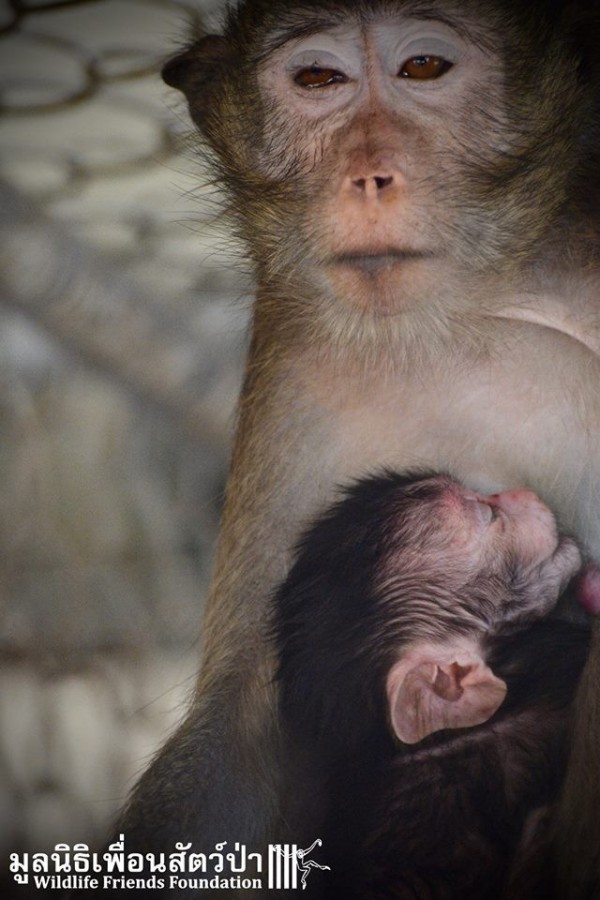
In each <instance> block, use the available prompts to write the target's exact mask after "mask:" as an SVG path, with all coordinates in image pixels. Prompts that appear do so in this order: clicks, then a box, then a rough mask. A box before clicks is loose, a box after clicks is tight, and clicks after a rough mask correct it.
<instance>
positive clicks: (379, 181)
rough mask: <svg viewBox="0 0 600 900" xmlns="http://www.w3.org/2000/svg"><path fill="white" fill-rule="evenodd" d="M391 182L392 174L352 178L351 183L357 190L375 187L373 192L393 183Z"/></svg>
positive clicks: (369, 189)
mask: <svg viewBox="0 0 600 900" xmlns="http://www.w3.org/2000/svg"><path fill="white" fill-rule="evenodd" d="M393 182H394V176H393V175H371V176H369V177H368V178H353V179H352V184H353V185H354V187H355V188H358V190H359V191H372V190H373V188H375V192H377V191H382V190H384V188H386V187H389V185H391V184H393Z"/></svg>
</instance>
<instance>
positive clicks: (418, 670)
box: [387, 638, 506, 744]
mask: <svg viewBox="0 0 600 900" xmlns="http://www.w3.org/2000/svg"><path fill="white" fill-rule="evenodd" d="M387 696H388V706H389V714H390V721H391V724H392V728H393V729H394V733H395V734H396V737H398V738H399V739H400V740H401V741H402V742H403V743H405V744H416V743H417V742H418V741H422V740H423V738H426V737H427V736H428V735H430V734H433V733H434V732H435V731H442V730H443V729H445V728H468V727H469V726H473V725H481V724H482V722H487V720H488V719H489V718H490V717H491V716H492V715H493V714H494V713H495V712H496V710H497V709H498V707H499V706H500V705H501V703H502V701H503V700H504V697H505V696H506V684H505V682H504V681H502V680H501V679H500V678H497V677H496V676H495V675H494V673H493V672H492V671H491V669H489V668H488V667H487V666H486V664H485V662H484V660H483V657H482V655H481V650H480V648H479V647H478V645H477V644H476V642H475V641H470V640H466V639H465V638H456V641H455V643H452V642H450V643H446V644H433V643H431V644H429V643H421V644H417V645H414V646H413V647H411V648H409V649H408V650H407V652H406V653H405V654H404V656H403V657H402V659H400V660H399V661H398V662H397V663H396V664H395V665H394V666H392V668H391V669H390V671H389V673H388V677H387Z"/></svg>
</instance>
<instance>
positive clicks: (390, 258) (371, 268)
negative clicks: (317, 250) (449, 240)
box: [330, 248, 433, 275]
mask: <svg viewBox="0 0 600 900" xmlns="http://www.w3.org/2000/svg"><path fill="white" fill-rule="evenodd" d="M432 256H433V253H431V252H430V251H428V250H401V249H396V248H393V249H389V250H381V251H368V250H353V251H348V252H346V253H337V254H335V255H334V256H332V257H331V258H330V263H332V264H333V265H342V266H352V267H354V268H356V269H361V270H362V271H363V272H367V273H368V274H370V275H372V274H377V272H380V271H381V270H382V269H386V268H391V267H392V266H395V265H399V264H402V263H406V262H410V261H411V260H419V259H429V258H431V257H432Z"/></svg>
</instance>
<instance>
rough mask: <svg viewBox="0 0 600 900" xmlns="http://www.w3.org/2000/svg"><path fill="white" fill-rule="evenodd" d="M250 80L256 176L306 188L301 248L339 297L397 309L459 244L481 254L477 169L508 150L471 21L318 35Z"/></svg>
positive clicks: (490, 67) (405, 20) (384, 18)
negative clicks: (259, 135)
mask: <svg viewBox="0 0 600 900" xmlns="http://www.w3.org/2000/svg"><path fill="white" fill-rule="evenodd" d="M463 28H464V29H466V30H463ZM259 84H260V89H261V94H262V96H263V98H264V100H265V105H266V108H267V110H268V118H269V122H270V129H271V135H270V148H271V149H270V152H269V153H267V154H266V155H265V160H264V170H265V172H266V173H267V174H268V175H269V177H271V178H274V179H278V178H284V177H285V176H286V173H287V172H289V171H290V170H291V171H292V172H293V173H294V176H295V177H296V178H298V180H299V181H301V183H302V184H303V185H304V186H305V187H304V189H305V190H310V195H311V197H312V202H311V209H310V211H309V215H308V216H307V217H306V218H305V220H304V221H303V222H302V226H303V232H304V233H303V240H304V243H305V245H308V247H309V248H310V254H311V263H312V264H313V265H315V264H316V270H317V272H318V274H319V276H320V278H321V280H322V281H324V282H325V283H326V284H328V286H329V288H330V290H331V291H332V292H333V294H334V295H335V296H339V297H343V298H344V300H345V302H350V303H351V304H353V305H356V306H357V307H359V308H367V309H372V308H373V307H374V306H375V307H376V308H377V310H378V311H379V312H381V313H383V314H386V313H393V312H398V311H401V310H402V309H404V308H406V306H407V305H410V304H411V302H412V298H414V297H415V296H419V297H422V295H423V291H424V290H426V286H427V284H428V283H429V282H430V281H432V280H434V279H435V280H437V279H440V278H442V277H443V275H444V272H446V277H448V274H449V272H448V269H450V271H451V270H452V269H453V268H455V265H456V257H457V255H460V254H461V253H462V252H463V249H464V248H463V242H464V241H465V240H469V238H468V235H469V234H470V235H471V240H472V243H473V246H475V240H476V242H477V244H478V245H479V250H478V251H477V252H478V254H479V253H481V251H482V250H483V244H482V240H481V238H482V234H481V231H482V229H483V228H484V222H483V219H484V214H483V210H479V211H477V206H478V205H479V204H478V202H477V199H476V195H477V192H478V189H479V188H478V184H477V183H478V175H476V174H475V170H477V169H479V167H480V166H482V165H483V164H484V160H485V161H486V162H485V165H487V166H491V165H495V162H494V160H495V159H497V157H498V154H499V153H500V152H501V151H503V150H506V149H507V146H508V145H507V139H506V136H505V130H506V129H505V126H506V121H505V120H506V116H505V110H504V99H503V97H502V74H501V66H500V61H499V59H498V57H497V55H496V54H494V53H493V52H492V51H491V50H490V49H489V47H488V46H486V45H485V44H484V43H482V42H481V28H480V27H478V25H477V24H476V23H475V22H471V23H469V24H468V25H467V24H466V23H465V22H463V21H462V20H456V22H454V21H453V24H448V23H447V22H446V21H442V18H441V12H440V18H439V19H437V18H416V17H414V18H413V17H409V16H403V15H401V14H398V13H397V12H396V13H388V14H387V15H386V14H379V15H374V16H373V17H372V18H371V20H370V21H369V22H368V23H367V24H365V23H364V22H360V21H358V20H356V21H354V22H349V23H344V24H339V25H333V26H332V27H325V26H324V27H323V28H317V29H315V31H314V33H310V34H303V35H301V36H299V37H295V38H294V37H292V38H291V39H290V40H287V41H286V42H285V43H284V45H283V46H282V47H280V48H279V49H278V50H276V51H275V52H274V53H273V54H272V56H270V58H269V59H268V61H267V62H266V63H265V64H264V65H263V66H262V67H261V69H260V72H259ZM492 111H493V112H492ZM484 125H485V128H484ZM475 135H477V138H476V144H477V152H476V157H475V153H474V152H473V150H474V148H473V143H474V136H475ZM467 169H470V170H471V174H470V179H469V180H467V179H466V172H467ZM469 207H470V208H469ZM476 234H477V237H476V238H475V235H476ZM471 261H472V260H471Z"/></svg>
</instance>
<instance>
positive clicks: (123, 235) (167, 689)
mask: <svg viewBox="0 0 600 900" xmlns="http://www.w3.org/2000/svg"><path fill="white" fill-rule="evenodd" d="M223 6H224V2H223V0H216V2H210V0H205V2H195V0H183V2H180V0H176V2H175V0H60V2H56V0H55V2H50V0H0V479H1V480H0V844H1V850H0V857H1V858H2V860H3V861H6V860H7V855H8V853H9V852H10V850H15V849H18V850H27V849H33V850H40V851H41V850H45V849H47V848H48V847H53V845H54V844H55V843H56V842H57V841H66V842H67V843H74V842H81V841H84V842H87V843H89V844H90V845H97V844H98V843H99V842H101V841H102V839H103V837H104V836H105V833H106V830H107V828H108V827H109V825H110V823H111V822H112V820H113V817H114V815H115V813H116V811H117V809H118V808H119V806H120V804H121V803H122V802H123V800H124V798H125V797H126V795H127V793H128V791H129V789H130V788H131V786H132V784H133V782H134V781H135V779H136V777H137V775H138V774H139V773H140V771H141V770H142V769H143V768H144V767H145V766H146V765H147V763H148V761H149V759H150V757H151V756H152V754H153V753H154V752H155V750H156V748H157V746H158V745H159V743H160V742H162V740H164V738H165V737H166V735H167V734H168V732H169V731H170V729H172V728H173V727H174V726H175V724H176V722H177V721H178V720H179V718H180V717H181V715H182V714H183V710H184V709H185V703H186V698H187V697H188V695H189V692H190V690H191V688H192V687H193V681H194V672H195V670H196V668H197V664H198V658H199V642H198V638H199V622H200V617H201V608H202V603H203V598H204V595H205V590H206V585H207V580H208V578H209V574H210V566H211V557H212V552H213V547H214V542H215V534H216V528H217V523H218V517H219V513H220V505H221V499H222V491H223V485H224V479H225V474H226V469H227V453H228V447H229V439H230V434H231V429H232V423H233V409H234V404H235V399H236V395H237V391H238V388H239V382H240V377H241V367H242V363H243V357H244V352H245V340H246V335H245V331H246V325H247V318H248V310H249V296H250V287H249V280H248V278H247V275H246V273H245V270H244V265H243V263H242V262H241V261H240V256H239V253H238V248H236V247H235V245H234V244H233V242H232V239H231V238H230V237H229V236H228V234H227V230H226V226H225V225H224V223H223V222H222V221H221V220H220V208H219V198H218V194H217V193H216V191H215V189H214V187H212V186H211V185H210V184H209V183H208V180H207V178H208V177H207V173H206V172H205V171H204V165H203V163H202V160H201V158H200V155H199V154H198V153H197V152H196V151H195V149H194V147H195V142H194V140H193V139H191V136H190V130H191V129H190V124H189V120H188V117H187V112H186V110H185V108H184V104H183V101H182V99H180V98H179V95H178V94H177V93H176V92H174V91H171V90H170V89H169V88H167V87H166V86H164V85H163V84H162V82H161V80H160V76H159V71H160V65H161V62H162V61H163V60H164V59H165V58H166V57H167V56H169V55H170V54H171V53H172V52H173V51H174V50H176V49H177V48H178V47H179V46H181V45H182V44H183V43H184V41H185V39H186V36H187V35H189V34H190V32H191V30H192V29H193V28H197V27H198V26H199V23H200V22H203V23H204V24H205V27H211V26H215V25H216V26H217V27H218V22H219V19H220V13H222V10H223Z"/></svg>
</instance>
